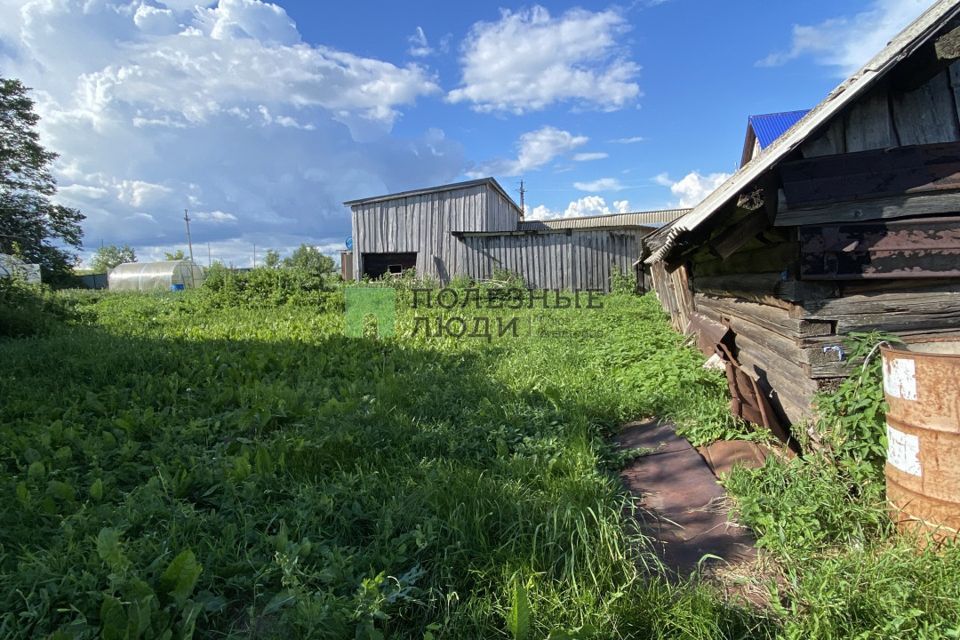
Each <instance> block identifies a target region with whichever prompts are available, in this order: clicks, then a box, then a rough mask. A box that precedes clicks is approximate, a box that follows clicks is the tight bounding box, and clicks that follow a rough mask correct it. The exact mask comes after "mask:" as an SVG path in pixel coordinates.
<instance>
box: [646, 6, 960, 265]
mask: <svg viewBox="0 0 960 640" xmlns="http://www.w3.org/2000/svg"><path fill="white" fill-rule="evenodd" d="M957 14H960V0H938V2H937V3H936V4H934V5H933V6H932V7H930V8H929V9H927V10H926V11H924V12H923V14H922V15H921V16H920V17H919V18H917V19H916V20H914V21H913V22H912V23H911V24H910V25H909V26H908V27H907V28H906V29H904V30H903V31H901V32H900V33H899V34H898V35H897V36H896V37H895V38H894V39H893V40H891V41H890V43H889V44H887V46H886V47H884V49H883V51H881V52H880V53H878V54H877V55H876V56H874V58H873V59H872V60H870V61H869V62H868V63H867V64H865V65H864V66H863V67H862V68H861V69H860V70H859V71H857V72H856V73H854V74H853V75H852V76H850V77H849V78H847V79H846V80H844V81H843V82H842V83H840V85H839V86H837V88H836V89H834V90H833V91H831V92H830V95H828V96H827V97H826V98H825V99H824V100H823V101H822V102H821V103H820V104H818V105H817V106H816V107H814V108H813V109H811V110H810V112H809V113H807V115H805V116H804V117H802V118H801V119H800V120H799V121H798V122H797V123H796V125H795V126H793V127H791V128H790V130H789V131H787V132H786V134H785V135H782V136H780V137H779V138H777V139H776V140H775V141H774V142H773V143H772V144H771V145H770V146H769V147H767V148H766V149H764V150H763V152H762V153H761V154H760V155H759V156H757V157H756V158H754V159H753V160H751V161H750V162H749V163H747V164H746V165H744V166H743V167H741V168H740V170H739V171H737V172H736V173H734V174H733V175H732V176H730V178H729V179H728V180H727V181H726V182H724V183H723V184H722V185H720V186H719V187H717V188H716V189H714V190H713V192H711V193H710V194H709V195H708V196H707V197H706V198H704V200H703V202H701V203H700V204H698V205H697V206H696V207H694V208H693V210H692V211H690V213H688V214H686V215H685V216H683V217H682V218H680V219H679V220H677V222H676V224H675V225H674V226H673V227H672V228H671V229H670V231H669V233H668V235H667V239H666V242H664V244H663V245H662V246H660V248H658V249H657V250H656V251H654V252H653V254H651V256H650V257H649V258H647V260H646V262H648V263H651V264H652V263H654V262H658V261H660V260H663V259H664V258H665V257H667V256H668V255H669V254H670V253H671V251H673V249H674V247H675V246H676V244H677V242H678V241H679V239H680V238H682V237H683V236H684V235H686V234H688V233H689V232H690V231H693V230H694V229H696V228H698V227H699V226H700V225H702V224H703V223H705V222H706V221H707V220H708V219H709V218H710V217H711V216H713V215H714V214H715V213H717V211H719V210H720V209H721V208H722V207H723V206H724V205H726V204H727V203H728V202H730V200H732V199H733V198H735V197H737V196H738V195H739V194H740V193H741V192H742V191H744V190H745V189H747V188H748V187H750V186H751V184H752V183H753V182H754V181H755V180H757V178H759V177H760V176H761V175H763V174H764V173H765V172H766V171H768V170H770V169H771V168H772V167H774V166H775V165H776V164H777V163H779V162H780V161H781V160H783V159H784V158H785V157H786V156H787V155H789V154H790V153H791V152H792V151H794V150H795V149H796V148H797V147H799V146H800V144H801V143H803V142H804V141H805V140H806V139H807V138H809V137H811V136H812V135H814V134H815V133H817V132H819V131H820V130H821V129H822V128H823V127H825V126H826V125H827V124H828V123H829V122H830V120H832V119H833V117H834V116H835V115H837V114H838V113H840V111H841V110H842V109H843V108H844V107H846V106H847V105H849V104H852V103H853V102H854V101H856V100H857V99H858V98H860V97H861V96H863V95H864V94H865V93H866V92H867V91H868V90H869V89H870V88H872V87H873V86H874V84H875V83H876V82H877V81H878V80H879V79H880V78H882V77H883V76H884V75H886V73H887V72H888V71H890V69H892V68H894V67H895V66H896V65H897V63H898V62H900V61H901V60H903V59H904V58H906V57H907V56H909V55H910V54H911V53H913V52H914V51H916V49H917V48H918V47H920V46H921V45H923V43H925V42H926V41H927V40H928V39H930V38H931V37H932V36H933V35H934V34H935V33H936V32H937V31H939V29H940V28H941V27H942V26H943V25H945V24H946V23H947V22H949V21H950V20H951V19H953V18H954V17H956V16H957Z"/></svg>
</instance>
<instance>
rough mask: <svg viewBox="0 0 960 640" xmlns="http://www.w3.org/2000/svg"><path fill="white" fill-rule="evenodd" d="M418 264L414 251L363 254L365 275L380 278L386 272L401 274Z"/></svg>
mask: <svg viewBox="0 0 960 640" xmlns="http://www.w3.org/2000/svg"><path fill="white" fill-rule="evenodd" d="M416 266H417V254H416V253H415V252H414V253H365V254H363V275H365V276H367V277H370V278H379V277H381V276H383V275H386V274H397V275H399V274H401V273H403V272H404V271H406V270H407V269H413V268H414V267H416Z"/></svg>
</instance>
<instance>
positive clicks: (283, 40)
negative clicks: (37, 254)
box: [0, 0, 929, 265]
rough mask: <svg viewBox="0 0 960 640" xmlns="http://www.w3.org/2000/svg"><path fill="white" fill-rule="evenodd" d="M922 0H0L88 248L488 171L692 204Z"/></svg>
mask: <svg viewBox="0 0 960 640" xmlns="http://www.w3.org/2000/svg"><path fill="white" fill-rule="evenodd" d="M928 5H929V2H926V1H923V0H833V1H830V2H827V1H819V0H818V1H805V2H795V3H771V2H769V0H767V1H766V2H760V1H757V0H737V1H731V2H714V1H706V0H701V1H695V0H636V1H635V2H633V3H632V4H609V3H601V2H588V3H572V2H544V3H542V4H529V3H511V2H471V3H451V2H417V3H387V2H370V1H367V0H353V1H351V2H322V3H321V2H315V1H310V2H307V1H289V2H279V3H277V4H271V3H265V2H259V1H257V0H221V1H220V2H213V3H197V2H195V1H194V0H169V1H168V2H160V1H154V0H135V1H132V2H130V1H124V2H120V1H118V0H112V1H111V0H83V1H81V0H62V1H57V2H54V1H53V0H30V1H27V2H24V1H23V0H0V74H2V75H4V76H12V77H20V78H22V79H23V80H24V81H25V82H26V83H27V84H28V85H29V86H31V87H33V88H34V90H35V94H34V97H35V98H36V100H37V102H38V109H39V111H40V113H41V115H42V117H43V121H42V134H43V136H44V140H45V141H46V143H47V145H48V146H49V147H51V148H52V149H54V150H56V151H58V152H60V154H61V158H60V160H59V162H58V165H57V177H58V180H59V183H60V185H61V192H60V198H61V199H62V200H63V201H64V202H65V203H67V204H70V205H72V206H77V207H79V208H80V209H81V210H82V211H83V212H84V213H85V214H86V215H87V221H86V223H85V231H86V240H85V243H86V246H87V249H88V251H87V252H86V253H85V257H88V256H89V252H90V251H92V250H93V249H95V248H96V247H97V246H99V244H100V243H101V242H104V243H108V244H109V243H129V244H132V245H134V246H135V247H136V248H137V249H138V251H139V253H140V255H141V256H142V257H144V258H150V257H157V256H160V255H162V252H163V251H164V250H170V249H173V248H180V247H183V246H184V244H185V243H184V239H183V235H184V234H183V221H182V215H183V213H182V212H183V209H184V208H189V209H190V211H191V215H192V217H193V219H194V224H193V232H194V240H195V243H196V244H197V245H199V248H198V250H197V252H198V253H199V254H201V256H203V257H204V258H205V256H206V245H207V243H209V244H210V247H211V253H212V254H213V256H214V258H220V259H223V260H225V261H227V262H231V263H234V264H238V265H242V264H249V263H250V262H251V260H252V256H253V245H254V244H255V245H257V247H258V251H259V252H260V253H261V255H262V252H263V250H264V249H265V248H267V247H272V248H277V249H280V250H281V251H284V252H285V251H289V250H291V249H292V248H293V247H295V246H296V245H298V244H299V243H300V242H307V243H309V244H313V245H316V246H319V247H321V248H322V249H323V250H324V251H327V252H330V253H335V252H336V251H337V250H338V249H339V248H342V246H343V241H344V239H345V238H346V236H348V235H349V226H350V225H349V212H348V210H347V209H346V208H345V207H343V206H342V205H341V204H340V203H341V202H342V201H343V200H347V199H351V198H359V197H364V196H369V195H377V194H380V193H385V192H390V191H398V190H403V189H409V188H417V187H424V186H430V185H433V184H441V183H444V182H452V181H456V180H462V179H466V178H469V177H475V176H479V175H494V176H495V177H497V179H498V180H499V181H500V182H501V184H503V186H504V187H505V188H506V189H507V190H508V191H510V192H511V193H512V194H513V195H514V196H515V197H517V194H516V188H517V186H518V184H519V181H520V178H521V177H522V178H523V179H524V181H525V183H526V187H527V205H528V212H529V214H530V215H532V216H536V217H556V216H564V215H589V214H597V213H611V212H616V211H623V210H642V209H654V208H665V207H675V206H689V205H692V204H695V203H696V202H697V201H698V200H699V199H700V198H702V197H703V196H704V195H705V194H706V193H707V192H709V190H710V189H711V188H713V187H714V186H716V185H717V184H718V183H719V182H721V181H722V180H723V179H724V178H725V177H726V175H727V174H729V173H730V172H732V171H733V170H734V169H735V168H736V163H737V161H738V159H739V156H740V151H741V145H742V142H743V134H744V129H745V126H746V118H747V115H749V114H751V113H766V112H771V111H788V110H794V109H801V108H808V107H811V106H813V105H814V104H816V103H817V102H818V101H819V100H820V99H821V98H822V97H823V96H824V95H825V94H826V93H827V92H828V91H829V90H830V89H832V88H833V87H834V86H835V85H836V84H837V83H838V82H839V81H840V80H842V78H843V77H844V76H845V75H847V74H848V73H850V72H851V71H853V70H855V69H856V68H857V67H858V66H860V65H861V64H862V63H863V62H865V61H866V60H867V59H868V58H869V57H870V56H871V55H873V54H874V53H876V52H877V51H878V50H879V49H880V48H881V47H882V46H883V44H884V43H885V42H886V41H887V40H888V39H889V38H890V37H892V36H893V35H894V34H895V33H896V32H897V31H899V30H900V29H901V28H902V27H903V26H905V25H906V24H907V23H908V22H909V21H910V20H912V19H913V18H914V17H916V16H917V15H919V14H920V13H921V12H922V11H923V9H924V8H925V7H926V6H928Z"/></svg>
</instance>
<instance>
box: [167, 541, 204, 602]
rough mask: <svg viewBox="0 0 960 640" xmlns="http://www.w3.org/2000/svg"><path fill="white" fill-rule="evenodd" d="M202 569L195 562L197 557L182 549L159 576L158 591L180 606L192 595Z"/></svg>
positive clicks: (188, 550) (191, 552)
mask: <svg viewBox="0 0 960 640" xmlns="http://www.w3.org/2000/svg"><path fill="white" fill-rule="evenodd" d="M202 571H203V567H202V566H200V563H198V562H197V557H196V556H195V555H193V551H191V550H190V549H184V550H183V551H181V552H180V554H179V555H178V556H177V557H176V558H174V559H173V560H172V561H171V562H170V564H169V565H167V568H166V570H164V572H163V575H161V576H160V591H162V592H163V593H166V594H168V595H169V596H170V597H172V598H173V599H174V600H175V601H176V603H177V604H180V605H182V604H183V603H184V602H186V601H187V598H189V597H190V594H191V593H193V588H194V587H195V586H197V579H199V578H200V573H201V572H202Z"/></svg>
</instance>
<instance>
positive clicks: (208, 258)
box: [207, 242, 213, 269]
mask: <svg viewBox="0 0 960 640" xmlns="http://www.w3.org/2000/svg"><path fill="white" fill-rule="evenodd" d="M212 266H213V260H211V259H210V243H209V242H208V243H207V268H208V269H209V268H210V267H212Z"/></svg>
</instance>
